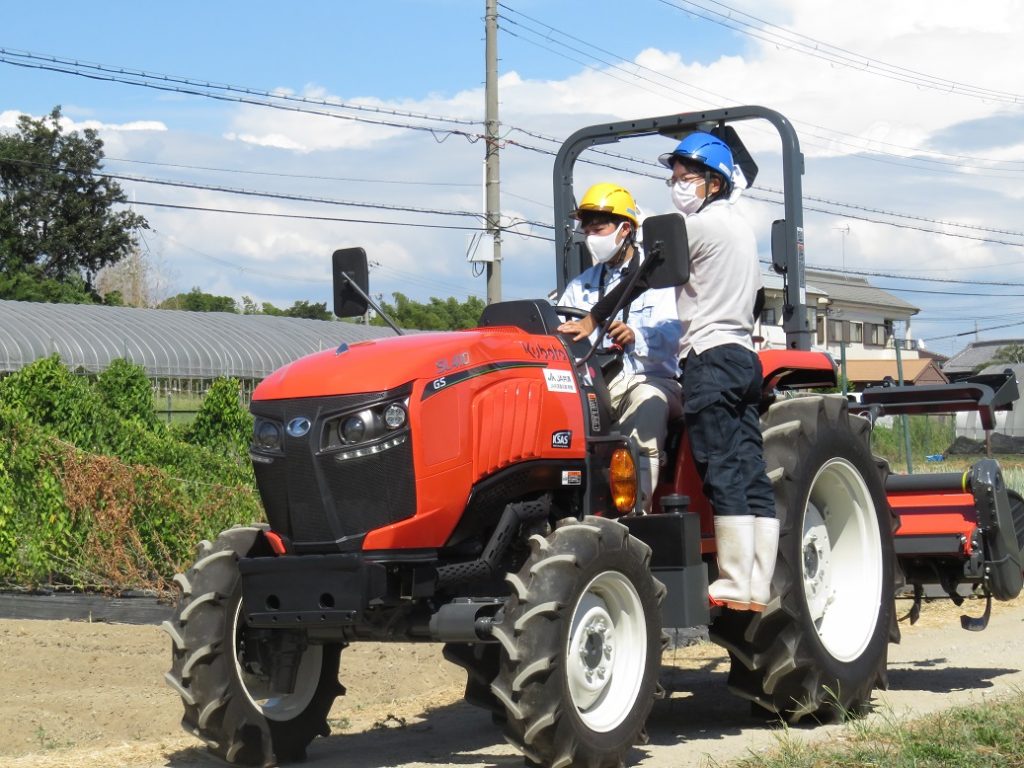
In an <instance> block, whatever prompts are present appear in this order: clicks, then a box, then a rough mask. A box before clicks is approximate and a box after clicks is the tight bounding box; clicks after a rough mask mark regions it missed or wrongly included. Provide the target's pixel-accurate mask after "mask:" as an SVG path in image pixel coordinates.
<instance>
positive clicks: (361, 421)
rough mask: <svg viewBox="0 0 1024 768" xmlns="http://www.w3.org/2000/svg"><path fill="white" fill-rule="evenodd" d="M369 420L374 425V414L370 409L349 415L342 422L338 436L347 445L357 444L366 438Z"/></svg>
mask: <svg viewBox="0 0 1024 768" xmlns="http://www.w3.org/2000/svg"><path fill="white" fill-rule="evenodd" d="M367 422H369V423H370V425H371V426H372V424H373V414H372V413H371V412H370V411H363V412H362V413H357V414H355V415H354V416H347V417H345V418H344V419H342V420H341V422H340V427H339V428H338V437H340V438H341V442H343V443H345V445H355V444H356V443H361V442H363V440H365V439H366V433H367Z"/></svg>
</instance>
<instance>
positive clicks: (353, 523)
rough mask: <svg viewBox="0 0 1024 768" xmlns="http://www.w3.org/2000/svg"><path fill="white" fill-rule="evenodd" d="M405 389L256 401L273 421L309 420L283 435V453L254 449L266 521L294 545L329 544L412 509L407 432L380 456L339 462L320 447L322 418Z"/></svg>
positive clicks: (255, 406) (413, 492)
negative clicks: (299, 430)
mask: <svg viewBox="0 0 1024 768" xmlns="http://www.w3.org/2000/svg"><path fill="white" fill-rule="evenodd" d="M408 389H409V387H408V386H406V387H403V388H401V389H398V390H392V391H390V392H373V393H368V394H361V395H345V396H341V397H318V398H302V399H296V400H262V401H253V403H252V405H251V410H252V412H253V414H254V415H256V416H260V417H263V418H266V419H273V420H274V421H277V422H278V423H279V424H280V425H281V426H282V429H283V428H284V427H285V425H287V424H288V423H289V422H290V421H291V420H292V419H295V418H297V417H305V418H307V419H309V420H310V422H311V427H310V429H309V431H308V432H307V433H306V434H305V435H303V436H301V437H291V436H288V435H286V436H285V437H284V451H283V455H276V456H271V455H270V454H265V453H261V452H257V453H255V454H254V461H253V467H254V469H255V473H256V482H257V485H258V486H259V489H260V496H261V498H262V499H263V504H264V507H265V508H266V511H267V519H268V521H269V522H270V524H271V526H272V527H273V528H274V529H275V530H277V531H280V532H282V533H285V534H286V535H288V536H289V537H290V538H291V539H292V541H293V542H295V543H296V544H333V543H334V542H338V541H341V540H343V539H350V538H353V537H358V536H360V535H362V534H365V533H367V532H369V531H372V530H374V529H376V528H380V527H381V526H384V525H388V524H390V523H394V522H397V521H399V520H404V519H405V518H407V517H411V516H412V515H414V514H415V513H416V484H415V476H414V473H413V464H412V435H411V434H409V433H406V438H407V439H406V440H405V442H403V443H402V444H400V445H396V446H393V447H391V448H388V449H386V450H383V451H381V452H379V453H373V454H370V455H367V456H358V457H353V458H346V459H344V460H339V456H340V455H342V453H341V452H340V451H323V452H321V450H320V448H321V435H322V434H323V429H324V427H323V425H324V422H326V421H328V420H330V419H336V418H337V417H338V415H339V414H342V413H347V412H351V411H358V410H360V409H362V408H365V407H366V406H368V405H374V404H377V403H381V402H385V401H388V400H392V399H396V398H399V397H402V396H404V395H406V394H408Z"/></svg>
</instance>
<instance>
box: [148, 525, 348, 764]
mask: <svg viewBox="0 0 1024 768" xmlns="http://www.w3.org/2000/svg"><path fill="white" fill-rule="evenodd" d="M260 531H261V527H259V526H238V527H236V528H231V529H229V530H227V531H224V532H223V533H221V534H220V535H219V536H218V537H217V539H216V540H215V541H214V542H213V543H210V542H208V541H204V542H202V543H201V544H200V545H199V555H198V558H197V560H196V563H195V565H193V566H192V567H191V568H190V569H189V570H188V571H187V572H186V573H184V574H178V575H177V576H175V579H174V580H175V582H176V583H177V584H178V586H179V587H180V588H181V596H180V598H179V601H178V607H177V610H176V612H175V614H174V617H173V618H172V619H171V620H169V621H165V622H164V624H163V629H164V631H165V632H166V633H167V634H168V635H170V637H171V643H172V649H171V650H172V662H171V669H170V671H169V672H168V673H167V675H166V680H167V683H168V685H170V686H171V688H173V689H174V690H175V691H177V692H178V694H180V696H181V699H182V702H183V704H184V707H185V713H184V715H183V717H182V720H181V724H182V727H183V728H184V729H185V730H186V731H189V732H190V733H193V734H195V735H196V736H198V737H199V738H201V739H203V741H205V742H206V743H207V745H208V746H209V748H210V750H211V751H212V752H213V753H214V754H216V755H217V756H218V757H220V758H222V759H224V760H226V761H227V762H229V763H236V764H241V765H260V766H269V765H274V764H275V763H278V762H289V761H295V760H302V759H303V758H305V755H306V747H307V746H308V745H309V743H310V742H311V741H312V740H313V739H314V738H315V737H316V736H327V735H329V734H330V728H329V726H328V725H327V712H328V711H329V710H330V708H331V704H332V703H333V701H334V699H335V697H336V696H338V695H339V694H341V693H344V689H343V688H342V687H341V685H340V683H339V682H338V665H339V661H340V655H341V647H340V646H339V645H309V646H307V647H306V649H305V651H303V652H302V655H301V658H300V660H299V662H298V673H297V676H296V682H295V686H294V689H293V691H292V692H291V693H278V692H274V691H272V690H271V688H270V686H269V684H268V678H267V677H266V675H265V674H262V673H260V672H259V670H258V669H257V668H254V667H253V665H252V664H251V663H250V662H249V661H247V660H246V656H245V652H244V651H245V649H244V643H245V639H244V638H245V632H244V618H243V617H242V612H241V605H242V603H241V579H240V578H239V572H238V558H239V557H244V556H246V555H248V554H250V553H251V552H252V551H253V549H254V547H257V546H259V545H260V540H261V538H262V537H261V536H260Z"/></svg>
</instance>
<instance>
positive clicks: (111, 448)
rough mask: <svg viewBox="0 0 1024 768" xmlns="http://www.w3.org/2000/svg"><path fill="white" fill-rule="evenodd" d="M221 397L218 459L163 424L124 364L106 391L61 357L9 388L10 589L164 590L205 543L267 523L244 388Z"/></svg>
mask: <svg viewBox="0 0 1024 768" xmlns="http://www.w3.org/2000/svg"><path fill="white" fill-rule="evenodd" d="M211 389H212V390H215V391H216V392H217V393H218V395H217V398H216V399H215V400H214V401H213V402H211V404H210V406H209V409H208V410H209V413H208V415H207V417H206V422H205V424H206V426H205V427H204V428H203V430H204V431H200V433H199V436H200V437H201V438H203V439H207V442H208V443H210V444H211V445H212V446H217V448H216V449H215V450H211V449H210V448H207V447H203V446H202V445H193V444H190V443H188V442H185V441H183V440H181V439H180V438H179V437H177V436H176V435H175V434H174V433H172V431H171V430H168V429H167V428H166V427H164V426H163V425H161V424H159V423H158V422H157V420H156V419H155V416H154V414H153V407H152V404H151V400H150V398H151V395H150V391H149V384H148V382H146V381H145V377H144V375H142V371H141V369H140V368H138V366H133V365H131V364H129V363H125V362H123V361H121V363H120V364H118V365H117V366H116V367H115V366H112V368H111V370H110V371H109V372H108V373H107V374H104V376H101V377H99V379H97V381H96V382H95V383H90V382H89V380H88V379H86V378H84V377H79V376H75V375H73V374H72V373H71V372H70V371H68V370H67V368H66V367H65V366H63V365H62V364H61V363H60V360H59V359H58V358H57V357H56V356H54V357H50V358H47V359H44V360H39V361H37V362H36V363H33V364H32V365H30V366H28V367H26V368H24V369H22V370H21V371H19V372H18V373H15V374H13V375H11V376H9V377H7V378H6V379H4V380H2V381H0V403H2V405H0V457H3V458H2V460H0V579H3V580H6V581H8V582H13V583H17V584H23V585H34V584H39V583H56V584H62V583H66V584H72V585H75V586H89V587H103V588H107V589H119V588H124V587H157V588H160V587H162V586H165V585H166V582H167V581H168V580H169V579H170V578H171V576H172V575H173V574H174V573H175V572H176V571H178V570H183V569H184V567H185V566H187V565H188V564H189V562H190V561H191V559H192V557H193V555H194V551H195V546H196V544H197V543H198V541H199V540H201V539H203V538H213V537H214V536H216V534H217V532H219V531H220V530H221V529H223V528H226V527H229V526H230V525H232V524H234V523H240V522H250V521H252V520H258V519H261V518H262V513H261V508H260V504H259V498H258V494H257V493H256V490H255V484H254V481H253V476H252V469H251V467H250V466H249V464H248V462H247V461H243V460H242V458H241V457H242V449H241V448H240V447H239V442H240V440H241V438H240V437H239V435H240V434H241V432H242V429H243V424H244V423H245V420H247V419H248V418H249V417H248V414H246V413H245V412H244V411H242V409H241V407H240V406H239V404H238V395H237V383H236V382H223V383H221V382H216V383H215V384H214V386H213V387H212V388H211ZM228 392H230V393H233V395H228V394H225V393H228ZM232 397H233V400H232ZM229 401H230V402H231V403H232V407H231V408H228V407H227V406H226V405H225V403H227V402H229ZM225 410H226V411H227V412H228V415H227V416H225V417H223V418H220V417H218V414H221V415H223V414H222V411H225ZM229 438H230V440H229ZM247 439H248V429H246V440H247ZM229 442H230V445H231V451H230V453H229V454H228V455H225V452H224V447H225V446H227V445H228V444H229Z"/></svg>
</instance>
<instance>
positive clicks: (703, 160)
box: [658, 131, 733, 189]
mask: <svg viewBox="0 0 1024 768" xmlns="http://www.w3.org/2000/svg"><path fill="white" fill-rule="evenodd" d="M676 159H679V160H681V161H683V162H685V163H694V164H696V165H702V166H704V167H705V168H707V169H708V170H711V171H714V172H715V173H717V174H719V175H720V176H722V177H723V178H724V180H725V189H729V188H730V187H732V172H733V160H732V150H730V149H729V146H728V145H727V144H726V143H725V142H724V141H722V140H721V139H719V138H718V137H717V136H712V135H711V134H710V133H704V132H702V131H696V132H694V133H691V134H690V135H689V136H687V137H686V138H685V139H683V140H682V141H680V142H679V144H678V145H677V146H676V148H675V149H674V150H673V151H671V152H666V153H665V154H664V155H661V156H660V157H659V158H658V161H659V162H660V163H661V164H662V165H664V166H665V167H666V168H671V167H672V163H673V161H674V160H676Z"/></svg>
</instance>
